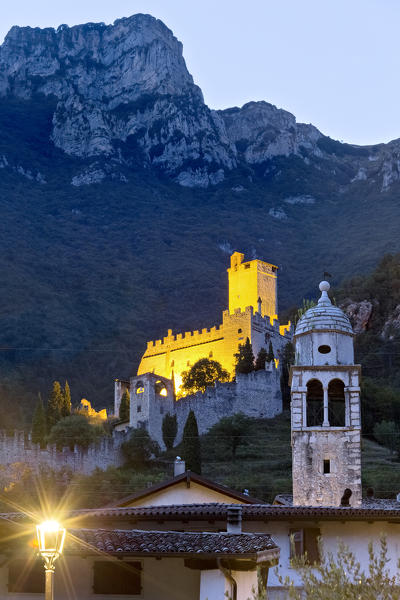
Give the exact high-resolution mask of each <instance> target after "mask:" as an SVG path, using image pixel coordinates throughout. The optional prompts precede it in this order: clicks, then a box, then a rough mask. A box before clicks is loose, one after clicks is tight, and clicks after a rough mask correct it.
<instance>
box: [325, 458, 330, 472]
mask: <svg viewBox="0 0 400 600" xmlns="http://www.w3.org/2000/svg"><path fill="white" fill-rule="evenodd" d="M330 472H331V461H330V460H329V459H325V460H324V475H328V473H330Z"/></svg>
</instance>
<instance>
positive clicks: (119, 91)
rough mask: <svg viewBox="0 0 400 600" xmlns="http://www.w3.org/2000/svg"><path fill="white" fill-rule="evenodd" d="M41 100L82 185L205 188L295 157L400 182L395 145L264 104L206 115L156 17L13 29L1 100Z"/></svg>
mask: <svg viewBox="0 0 400 600" xmlns="http://www.w3.org/2000/svg"><path fill="white" fill-rule="evenodd" d="M43 95H44V96H46V97H47V98H49V99H53V100H54V107H53V112H52V126H51V132H50V135H49V142H50V141H51V142H52V143H54V145H55V146H56V147H57V148H60V149H61V150H63V151H64V152H65V153H66V154H68V155H70V156H73V157H77V158H79V159H81V164H80V165H77V167H76V170H75V172H74V173H73V175H72V178H71V183H72V184H73V185H75V186H81V185H84V184H90V183H99V182H101V181H103V180H104V179H105V178H112V179H117V180H119V181H122V182H124V181H126V180H127V178H129V173H130V172H132V170H135V169H137V168H138V167H140V168H142V167H146V168H150V167H151V168H154V169H156V170H159V171H161V172H163V173H165V174H167V175H168V176H169V177H171V178H173V179H175V180H176V181H177V182H178V183H180V184H181V185H183V186H189V187H207V186H208V185H210V184H218V183H220V182H221V181H222V180H223V179H224V178H225V177H226V174H227V173H229V172H232V171H234V170H235V169H237V168H238V167H240V166H241V165H242V166H243V165H244V166H250V167H252V168H254V167H259V166H261V171H260V173H262V174H266V175H270V174H271V173H274V169H272V170H271V165H270V162H271V160H272V159H274V158H276V157H289V156H297V157H299V158H300V159H301V160H302V161H304V163H305V165H310V164H311V165H313V166H315V168H318V169H319V170H321V168H322V169H326V168H328V170H330V171H331V172H332V171H333V170H334V169H335V168H338V169H340V170H342V171H346V178H345V181H344V184H345V185H351V184H352V183H354V182H358V181H363V180H366V179H372V180H374V181H375V179H376V178H377V179H379V185H380V187H381V190H382V191H385V190H387V189H388V188H389V187H390V186H391V185H392V183H393V182H395V181H398V179H399V177H400V175H399V173H400V168H399V158H398V148H397V146H398V144H396V143H392V145H387V146H382V147H375V148H371V149H359V148H357V147H355V146H349V145H346V144H340V143H339V142H333V141H332V140H330V139H329V138H327V137H326V136H324V135H322V134H321V133H320V132H319V131H318V130H317V129H316V128H315V127H313V126H312V125H306V124H302V123H297V122H296V119H295V117H294V116H293V115H292V114H290V113H289V112H287V111H285V110H279V109H277V108H276V107H275V106H273V105H271V104H268V103H267V102H250V103H248V104H246V105H245V106H243V107H242V108H231V109H227V110H223V111H213V110H210V109H209V108H208V107H207V106H206V105H205V103H204V100H203V96H202V92H201V90H200V89H199V87H198V86H196V85H195V84H194V82H193V78H192V76H191V75H190V73H189V72H188V70H187V68H186V64H185V61H184V58H183V56H182V44H181V43H180V42H179V41H178V40H177V39H176V38H175V37H174V35H173V33H172V32H171V31H170V30H169V29H168V28H167V27H166V26H165V25H164V24H163V23H162V22H161V21H159V20H157V19H155V18H153V17H151V16H150V15H143V14H138V15H134V16H132V17H130V18H125V19H119V20H117V21H116V22H115V23H114V24H113V25H109V26H106V25H104V24H102V23H96V24H95V23H88V24H85V25H78V26H75V27H71V28H70V27H68V26H66V25H61V26H60V27H59V28H58V29H57V30H54V29H51V28H48V29H39V28H30V27H22V28H21V27H13V28H12V29H11V30H10V32H9V33H8V35H7V36H6V39H5V41H4V43H3V45H2V46H1V47H0V97H1V96H2V97H14V98H20V99H24V100H33V101H35V102H40V101H41V100H40V97H41V96H43ZM5 160H7V156H6V157H5ZM321 161H322V163H323V164H322V166H321V164H320V162H321ZM22 168H23V169H29V165H27V166H25V167H22Z"/></svg>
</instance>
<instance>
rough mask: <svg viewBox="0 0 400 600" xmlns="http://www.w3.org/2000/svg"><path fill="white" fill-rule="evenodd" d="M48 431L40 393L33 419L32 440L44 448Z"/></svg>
mask: <svg viewBox="0 0 400 600" xmlns="http://www.w3.org/2000/svg"><path fill="white" fill-rule="evenodd" d="M46 431H47V427H46V413H45V410H44V406H43V401H42V397H41V395H40V394H39V397H38V401H37V404H36V408H35V412H34V414H33V419H32V442H33V443H34V444H40V447H41V448H44V447H45V446H46Z"/></svg>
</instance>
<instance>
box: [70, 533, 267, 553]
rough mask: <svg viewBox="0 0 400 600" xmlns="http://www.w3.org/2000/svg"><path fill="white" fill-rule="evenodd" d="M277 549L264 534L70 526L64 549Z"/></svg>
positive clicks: (246, 550)
mask: <svg viewBox="0 0 400 600" xmlns="http://www.w3.org/2000/svg"><path fill="white" fill-rule="evenodd" d="M268 550H271V551H279V549H278V547H277V546H276V544H275V543H274V541H273V540H272V538H271V537H270V536H269V535H267V534H261V533H239V534H230V533H203V532H200V533H198V532H196V533H191V532H190V533H189V532H176V531H140V530H121V529H113V530H107V529H71V530H68V538H67V542H66V546H65V551H66V552H67V553H71V554H74V553H76V552H79V553H80V552H90V551H92V552H93V553H97V552H105V553H109V554H118V553H123V554H134V555H146V554H147V555H159V554H169V555H179V554H197V555H204V554H205V555H210V554H218V555H224V556H236V555H240V556H243V555H246V556H252V557H254V556H255V555H256V554H257V553H259V552H265V551H268Z"/></svg>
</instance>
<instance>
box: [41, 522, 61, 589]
mask: <svg viewBox="0 0 400 600" xmlns="http://www.w3.org/2000/svg"><path fill="white" fill-rule="evenodd" d="M36 534H37V540H38V545H39V552H40V554H41V556H42V558H43V560H44V570H45V574H46V575H45V576H46V585H45V600H53V596H54V563H55V561H56V560H57V558H58V557H59V556H60V554H61V552H62V549H63V545H64V539H65V529H63V528H62V527H61V525H60V524H59V523H57V521H45V522H44V523H42V524H41V525H37V526H36Z"/></svg>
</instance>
